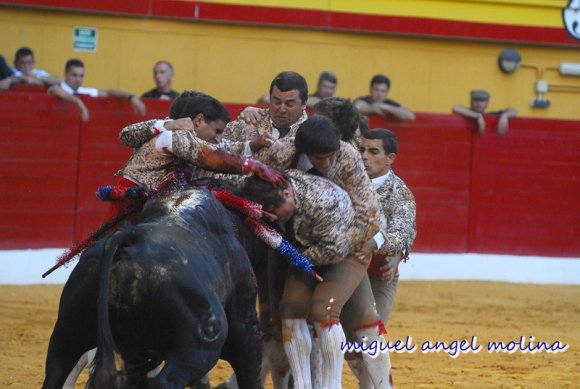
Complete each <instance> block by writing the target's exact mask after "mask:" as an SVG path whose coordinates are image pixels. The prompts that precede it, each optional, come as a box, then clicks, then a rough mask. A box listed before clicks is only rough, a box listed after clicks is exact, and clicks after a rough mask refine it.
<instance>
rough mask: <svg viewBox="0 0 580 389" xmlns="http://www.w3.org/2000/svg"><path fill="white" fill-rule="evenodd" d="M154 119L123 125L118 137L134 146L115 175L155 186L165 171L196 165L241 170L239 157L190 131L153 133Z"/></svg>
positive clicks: (230, 171) (230, 170) (163, 178)
mask: <svg viewBox="0 0 580 389" xmlns="http://www.w3.org/2000/svg"><path fill="white" fill-rule="evenodd" d="M154 123H155V120H149V121H146V122H141V123H136V124H133V125H130V126H128V127H125V128H124V129H123V130H122V131H121V134H120V135H119V138H120V139H121V141H122V142H123V143H125V144H126V145H130V147H131V146H132V147H135V145H137V146H136V148H134V150H133V154H132V155H131V157H130V158H129V160H128V161H127V163H126V164H125V166H124V167H123V168H122V169H121V170H119V171H118V172H117V173H116V175H118V176H125V177H127V178H129V179H131V180H132V181H135V182H136V183H138V184H141V185H145V186H147V187H149V188H153V189H156V188H157V187H158V186H159V185H160V184H161V183H162V182H164V181H165V179H166V177H167V175H168V174H169V173H172V172H176V171H185V170H191V165H196V166H199V167H202V168H204V169H208V170H215V171H221V172H224V173H236V174H241V166H242V163H243V160H242V158H241V157H240V156H236V155H232V154H229V153H228V152H226V151H225V150H222V149H220V148H219V147H218V145H215V144H212V143H209V142H205V141H203V140H201V139H199V138H198V137H197V136H196V134H195V132H192V131H172V132H171V131H164V132H161V134H159V135H155V132H156V131H154V130H153V129H152V126H153V124H154Z"/></svg>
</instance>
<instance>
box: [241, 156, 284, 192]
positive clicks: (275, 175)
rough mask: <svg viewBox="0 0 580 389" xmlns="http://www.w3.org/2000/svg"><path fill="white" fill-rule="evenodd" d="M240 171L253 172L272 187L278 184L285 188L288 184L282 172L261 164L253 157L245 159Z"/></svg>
mask: <svg viewBox="0 0 580 389" xmlns="http://www.w3.org/2000/svg"><path fill="white" fill-rule="evenodd" d="M242 173H243V174H250V173H254V174H256V175H257V176H258V177H260V178H261V179H262V180H264V181H268V182H270V183H272V185H273V186H274V187H276V186H278V187H281V188H285V187H286V186H287V185H288V183H287V182H286V179H285V178H284V176H283V175H282V173H280V172H279V171H277V170H274V169H272V168H271V167H269V166H267V165H265V164H263V163H262V162H260V161H256V160H255V159H249V158H248V159H246V161H245V162H244V164H243V165H242Z"/></svg>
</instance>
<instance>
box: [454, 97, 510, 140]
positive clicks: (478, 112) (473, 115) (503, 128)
mask: <svg viewBox="0 0 580 389" xmlns="http://www.w3.org/2000/svg"><path fill="white" fill-rule="evenodd" d="M470 97H471V103H470V107H469V108H467V107H465V106H463V105H456V106H454V107H453V113H458V114H460V115H462V116H464V117H466V118H468V119H473V120H475V121H476V122H477V129H478V130H479V133H480V134H483V133H484V132H485V118H484V114H486V115H499V119H498V121H497V133H498V134H500V135H503V134H505V133H506V132H507V130H508V122H509V119H511V118H514V117H516V116H517V114H518V111H516V110H515V109H514V108H506V109H504V110H500V111H492V112H485V110H486V109H487V105H488V104H489V97H490V95H489V92H488V91H486V90H482V89H475V90H472V91H471V94H470Z"/></svg>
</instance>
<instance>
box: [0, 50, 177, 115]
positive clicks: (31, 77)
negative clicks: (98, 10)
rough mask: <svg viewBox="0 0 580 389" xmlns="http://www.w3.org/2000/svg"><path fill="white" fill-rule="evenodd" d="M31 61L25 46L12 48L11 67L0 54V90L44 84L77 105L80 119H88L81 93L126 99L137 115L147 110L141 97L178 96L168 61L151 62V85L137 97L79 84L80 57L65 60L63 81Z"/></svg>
mask: <svg viewBox="0 0 580 389" xmlns="http://www.w3.org/2000/svg"><path fill="white" fill-rule="evenodd" d="M35 63H36V60H35V57H34V52H33V51H32V50H31V49H30V48H28V47H21V48H20V49H18V50H17V51H16V54H15V56H14V67H13V68H11V67H9V66H8V65H7V64H6V61H5V60H4V58H3V57H1V56H0V91H1V90H7V89H10V87H12V86H15V85H19V84H27V85H38V86H46V87H48V93H50V94H54V95H56V96H58V97H60V98H61V99H63V100H66V101H70V102H72V103H74V104H75V105H77V106H78V108H79V110H80V113H81V119H82V120H83V121H88V120H89V110H88V109H87V107H86V104H85V103H84V102H83V100H82V99H81V98H79V96H81V95H85V96H90V97H109V96H110V97H116V98H119V99H127V100H129V101H130V102H131V104H132V105H133V108H134V110H135V112H138V113H139V114H141V115H145V114H146V112H147V109H146V107H145V104H144V103H143V101H142V100H141V98H153V99H162V100H173V99H175V98H177V96H178V95H179V93H177V92H176V91H175V90H173V89H172V88H171V83H172V80H173V76H174V73H175V71H174V69H173V65H172V64H171V63H170V62H168V61H158V62H156V63H155V65H154V66H153V79H154V80H155V88H153V89H151V90H150V91H147V92H145V93H143V94H142V95H141V98H139V97H138V96H136V95H134V94H132V93H130V92H126V91H123V90H119V89H97V88H89V87H85V86H83V82H84V77H85V64H84V63H83V61H81V60H80V59H76V58H73V59H69V60H68V61H67V62H66V64H65V69H64V79H63V80H60V79H59V78H58V77H56V76H54V75H52V74H50V73H48V72H47V71H45V70H43V69H38V68H35V66H34V65H35Z"/></svg>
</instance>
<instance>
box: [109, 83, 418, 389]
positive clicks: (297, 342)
mask: <svg viewBox="0 0 580 389" xmlns="http://www.w3.org/2000/svg"><path fill="white" fill-rule="evenodd" d="M307 100H308V87H307V84H306V81H305V80H304V78H303V77H302V76H301V75H299V74H298V73H295V72H282V73H280V74H278V75H277V76H276V77H275V78H274V80H273V81H272V83H271V86H270V91H269V103H268V108H263V109H260V108H248V109H246V110H245V111H244V115H241V117H240V118H238V119H237V120H234V121H232V122H230V121H229V116H228V114H227V111H226V110H225V108H224V107H223V105H221V103H219V102H218V101H217V100H215V99H214V98H212V97H210V96H207V95H205V94H203V93H200V92H194V91H186V92H184V93H183V94H181V95H180V96H179V97H178V98H177V99H176V100H175V101H174V103H173V105H172V107H171V111H170V113H169V117H168V118H165V119H158V120H149V121H145V122H141V123H136V124H133V125H130V126H128V127H126V128H124V129H123V130H122V131H121V134H120V138H121V140H122V142H123V143H124V144H125V145H127V146H129V147H132V148H133V149H134V153H133V155H132V157H131V158H130V160H129V161H128V162H127V164H126V165H125V166H124V167H123V168H122V169H121V170H120V171H119V172H118V175H119V176H120V183H121V184H123V185H128V186H133V185H145V186H148V187H151V188H156V187H158V186H159V185H161V184H162V182H163V180H164V179H165V178H166V177H167V176H168V175H169V174H172V173H175V172H176V171H179V172H181V173H184V174H185V175H186V176H187V178H188V179H189V180H192V179H195V178H198V177H203V176H216V177H219V178H222V179H229V180H231V182H232V183H233V184H236V185H238V186H239V189H240V191H241V194H242V195H243V196H245V197H247V198H249V199H251V200H253V201H256V202H258V203H260V204H261V205H262V207H263V210H264V213H265V215H267V216H268V218H269V220H275V221H276V224H277V225H276V228H278V229H279V231H280V232H281V233H282V234H283V235H284V236H285V237H286V238H287V239H288V240H290V241H291V242H293V243H294V244H295V245H296V246H297V247H299V248H300V249H302V250H303V253H304V255H305V256H306V257H307V258H309V259H310V260H311V261H312V262H313V264H314V265H315V266H316V269H317V272H318V273H319V274H321V275H322V277H323V279H324V281H323V282H317V281H316V280H315V279H314V278H311V277H309V276H305V275H304V274H302V273H300V272H298V271H295V270H293V269H290V268H288V267H287V266H284V265H281V264H283V262H281V261H280V260H278V259H276V258H275V255H274V254H272V255H268V258H261V259H259V261H258V263H260V265H259V266H256V267H255V271H256V273H257V279H258V280H259V289H260V292H259V300H260V301H259V302H260V309H259V311H260V316H261V317H260V321H261V325H262V330H263V331H264V334H265V338H264V339H265V341H264V350H265V352H264V359H265V361H264V367H265V368H264V373H266V371H267V370H268V367H269V368H270V370H271V372H272V375H273V379H274V382H275V386H276V387H280V388H281V387H284V386H285V385H287V381H288V376H289V374H290V373H291V374H292V377H293V380H294V387H296V388H340V387H341V377H342V366H343V361H344V355H343V353H342V351H341V344H342V343H343V342H344V341H346V339H347V335H346V334H348V335H349V339H353V340H355V341H358V342H361V343H365V342H366V343H370V342H384V333H385V327H384V326H385V324H386V322H387V320H388V316H389V313H390V310H391V308H392V304H393V299H394V294H395V290H396V285H397V280H398V265H399V262H400V261H401V259H402V258H404V257H406V256H407V254H408V252H409V251H410V249H411V246H412V243H413V240H414V238H415V235H416V227H415V200H414V197H413V195H412V193H411V191H410V190H409V189H408V188H407V186H406V185H405V184H404V182H403V181H402V180H401V179H399V178H398V177H397V176H396V175H395V174H394V172H393V170H392V168H391V166H392V164H393V162H394V161H395V158H396V154H397V151H398V144H397V139H396V136H395V134H394V133H392V132H391V131H388V130H384V129H374V130H370V131H368V132H365V133H363V134H359V133H358V132H359V131H360V130H359V123H360V121H361V114H360V113H359V111H358V110H357V109H356V107H355V106H354V104H353V103H352V102H351V101H350V100H348V99H342V98H325V99H321V100H320V101H319V102H318V103H317V104H316V105H315V106H314V110H315V113H316V114H315V115H314V116H312V117H310V118H308V116H307V114H306V110H305V109H306V106H307V105H306V102H307ZM337 127H338V128H340V130H339V129H338V128H337ZM345 127H348V128H345ZM344 134H347V135H344ZM353 134H357V136H353ZM343 135H344V136H343ZM349 135H350V136H349ZM341 138H344V139H346V140H348V141H349V142H348V143H347V142H345V141H344V140H343V139H341ZM357 140H358V142H360V144H359V143H357ZM353 145H355V146H356V147H353ZM278 172H280V173H278ZM217 173H221V174H217ZM223 173H227V174H226V175H224V174H223ZM232 173H233V174H237V175H239V174H248V173H255V174H254V175H253V176H252V177H250V178H242V179H239V178H238V177H235V176H233V175H232ZM375 302H376V308H375ZM343 307H344V310H343ZM281 350H283V351H281ZM274 355H277V356H278V357H279V356H280V355H282V356H283V357H282V358H278V359H277V362H276V363H273V362H272V361H273V359H272V357H273V356H274ZM284 356H285V357H284ZM311 360H312V361H311ZM349 363H350V365H351V366H352V368H353V371H355V372H356V374H357V376H359V377H360V380H361V387H368V388H372V387H375V388H389V387H391V385H392V380H391V379H390V359H389V355H388V353H382V354H381V355H379V356H378V357H377V356H373V357H371V356H369V355H366V354H364V353H363V354H362V355H358V356H357V355H354V356H350V362H349ZM311 366H312V368H311ZM288 367H289V369H288ZM232 381H233V380H232ZM230 385H235V384H234V383H233V382H232V383H230Z"/></svg>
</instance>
